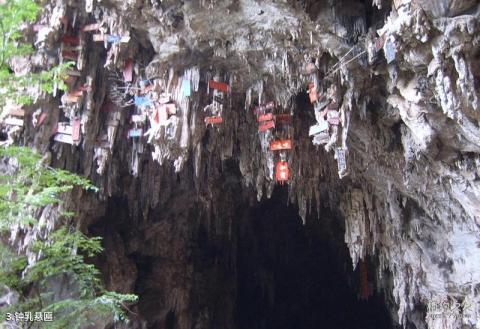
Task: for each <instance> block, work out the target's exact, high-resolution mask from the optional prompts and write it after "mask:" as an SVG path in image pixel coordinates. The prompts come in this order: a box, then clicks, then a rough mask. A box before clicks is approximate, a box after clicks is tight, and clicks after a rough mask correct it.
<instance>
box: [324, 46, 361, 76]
mask: <svg viewBox="0 0 480 329" xmlns="http://www.w3.org/2000/svg"><path fill="white" fill-rule="evenodd" d="M354 48H355V47H354ZM354 48H352V49H350V51H352V50H353V49H354ZM350 51H349V52H350ZM366 53H367V51H366V50H364V51H362V52H360V53H359V54H357V55H356V56H354V57H353V58H351V59H350V60H348V61H347V62H345V63H341V62H340V61H339V62H338V63H337V64H336V65H334V66H332V68H331V69H330V71H329V72H328V73H327V74H326V75H325V77H329V76H331V75H332V74H334V73H336V72H337V71H338V70H340V69H341V68H342V67H344V66H346V65H348V64H350V63H351V62H353V61H354V60H356V59H357V58H359V57H360V56H362V55H364V54H366ZM343 58H345V56H343V57H342V59H343ZM342 59H341V60H342ZM339 64H340V66H339V67H338V68H335V67H336V66H337V65H339ZM334 68H335V69H334Z"/></svg>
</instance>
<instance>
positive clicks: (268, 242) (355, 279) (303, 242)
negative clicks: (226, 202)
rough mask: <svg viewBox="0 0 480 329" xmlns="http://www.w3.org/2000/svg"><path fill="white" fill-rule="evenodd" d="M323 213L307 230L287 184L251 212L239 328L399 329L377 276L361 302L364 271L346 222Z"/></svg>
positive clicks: (242, 251) (242, 247) (241, 267)
mask: <svg viewBox="0 0 480 329" xmlns="http://www.w3.org/2000/svg"><path fill="white" fill-rule="evenodd" d="M320 212H321V213H320V216H317V214H313V215H312V216H310V217H309V218H308V219H307V222H306V225H305V226H304V225H302V220H301V218H300V217H299V215H298V208H296V207H295V206H292V205H287V188H286V187H280V188H277V189H276V190H275V192H274V194H273V195H272V198H271V199H268V200H265V201H263V202H261V203H259V204H258V206H256V207H254V208H252V209H250V211H249V216H248V218H247V219H246V223H245V225H244V226H242V227H241V228H240V230H239V233H238V239H239V243H238V249H237V257H238V258H237V262H238V263H237V266H238V275H237V278H238V279H237V291H238V294H237V300H236V302H237V303H236V305H237V310H236V311H237V313H236V315H237V320H238V324H239V328H245V329H246V328H254V329H257V328H258V329H283V328H285V329H287V328H299V329H310V328H312V329H313V328H319V327H331V328H337V329H349V328H352V329H353V328H364V329H365V328H372V329H374V328H382V329H386V328H393V325H392V321H391V318H390V314H389V313H388V310H387V307H386V306H385V304H384V298H383V296H382V295H381V294H380V293H378V292H376V291H375V289H373V288H372V287H373V282H372V280H371V279H369V280H370V281H369V283H368V285H369V288H368V289H369V290H370V292H369V296H368V298H366V297H367V296H365V298H362V289H365V288H362V287H361V280H362V275H361V269H360V268H359V266H357V269H356V270H355V271H353V269H352V265H351V259H350V257H349V255H348V250H347V248H346V246H345V244H344V243H343V232H342V228H341V225H340V219H339V218H337V217H336V216H335V215H334V214H333V213H331V212H330V211H328V210H327V209H326V208H322V209H321V211H320ZM369 269H372V270H373V268H371V267H369Z"/></svg>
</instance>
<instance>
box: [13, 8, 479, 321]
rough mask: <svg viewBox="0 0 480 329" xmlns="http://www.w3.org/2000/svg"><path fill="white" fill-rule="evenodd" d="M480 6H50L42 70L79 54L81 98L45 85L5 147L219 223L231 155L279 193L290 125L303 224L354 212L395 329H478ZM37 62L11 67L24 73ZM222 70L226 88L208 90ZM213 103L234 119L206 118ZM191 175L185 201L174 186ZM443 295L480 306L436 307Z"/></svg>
mask: <svg viewBox="0 0 480 329" xmlns="http://www.w3.org/2000/svg"><path fill="white" fill-rule="evenodd" d="M479 13H480V12H479V7H478V4H477V3H476V2H475V1H460V0H458V1H446V0H438V1H437V0H435V1H420V0H412V1H408V0H403V1H393V2H392V3H390V2H388V1H382V0H378V1H374V3H373V4H372V6H370V4H365V3H364V2H356V1H351V0H344V1H339V2H333V1H328V2H327V1H325V2H319V1H303V2H293V1H265V2H257V1H253V0H232V1H215V0H201V1H185V2H177V1H153V0H152V1H133V0H132V1H106V0H103V1H98V2H97V1H94V0H87V1H86V2H83V1H80V2H78V1H70V2H69V1H51V2H49V3H48V4H47V6H46V10H45V12H44V14H43V16H42V18H41V20H40V21H39V24H40V25H41V28H40V29H39V30H38V31H37V32H35V33H32V35H31V38H32V42H35V45H36V46H37V48H38V52H37V53H36V55H35V56H33V57H32V58H31V61H30V64H29V65H32V66H35V65H46V63H55V62H56V61H58V60H59V58H58V55H57V53H55V52H53V50H55V49H58V48H59V47H60V46H62V47H64V48H62V49H63V50H64V51H63V52H62V51H61V54H62V56H61V57H63V58H64V59H63V60H67V59H68V58H69V57H72V54H71V52H73V58H72V59H74V60H75V62H76V64H75V69H74V70H75V72H74V73H72V74H71V78H70V79H69V81H68V83H69V88H70V91H69V92H68V93H65V94H63V93H61V92H58V93H57V94H56V95H55V96H54V97H50V96H46V95H39V96H38V99H37V103H35V104H34V105H33V106H31V107H29V108H28V109H27V112H26V115H25V121H24V127H23V128H22V129H18V128H12V127H11V126H5V128H4V129H6V131H7V132H8V136H9V141H10V142H13V141H16V142H21V143H27V144H30V145H34V147H36V148H37V149H38V150H39V151H40V152H47V151H48V152H51V155H52V165H55V166H60V167H65V168H68V169H71V170H75V171H78V172H80V173H82V174H84V175H86V176H89V177H91V178H92V179H93V180H94V182H95V183H96V184H97V185H98V186H99V187H100V189H101V193H100V198H101V199H102V200H103V201H99V202H100V203H102V202H104V201H105V200H109V199H111V198H119V199H121V200H124V201H125V202H127V204H128V207H127V208H128V212H129V213H128V217H129V218H130V220H131V223H138V222H141V221H146V220H151V218H150V215H149V214H151V213H152V211H153V210H154V209H157V210H158V209H165V210H167V209H169V208H170V207H172V208H173V209H175V211H180V210H179V209H181V207H177V206H171V205H172V204H173V203H176V202H181V201H180V200H184V201H183V202H187V203H188V202H190V203H192V200H195V202H198V203H199V205H198V207H199V209H202V211H204V217H202V218H203V219H202V220H208V221H209V223H211V227H213V228H214V230H219V231H222V232H224V233H225V232H228V225H227V227H224V226H223V225H222V224H221V223H220V222H219V218H223V217H224V216H223V212H222V211H223V210H222V209H223V206H224V205H223V204H222V203H221V200H222V198H221V195H222V190H221V188H219V186H223V185H222V184H221V183H219V182H220V181H219V180H220V179H227V178H225V177H224V176H222V172H223V170H224V166H226V163H229V165H232V163H233V164H234V166H235V167H237V168H238V171H239V175H240V177H241V182H240V185H241V188H238V190H237V192H236V193H239V194H241V195H242V196H241V198H240V199H241V200H248V202H251V203H253V202H254V198H252V196H255V197H256V199H257V200H261V199H262V198H268V197H269V196H270V195H271V193H272V191H273V188H274V186H275V184H276V181H275V173H274V170H275V164H276V162H277V161H278V160H279V157H278V154H276V153H274V152H271V151H269V145H270V142H271V141H272V140H274V139H275V138H279V136H281V135H282V134H288V135H289V136H290V138H291V139H292V140H293V143H294V144H293V145H294V146H293V149H292V150H291V151H290V152H287V153H285V159H286V161H287V162H288V163H289V166H290V171H291V178H290V180H289V182H288V190H289V201H290V202H291V203H294V204H296V205H298V208H299V212H300V215H301V217H302V218H303V219H304V221H306V220H307V218H308V217H309V214H311V213H316V214H318V213H319V211H318V210H319V209H321V208H322V207H323V206H328V207H329V208H330V210H331V211H332V212H333V213H335V214H337V215H338V216H339V217H340V218H343V219H344V229H345V243H346V244H347V246H348V248H349V251H350V256H351V259H352V263H353V266H354V267H355V266H356V264H357V263H358V262H359V260H361V259H365V258H366V257H367V256H370V257H372V258H374V259H376V262H377V265H378V268H377V282H378V285H379V289H384V290H386V291H388V293H389V297H388V301H387V302H388V303H389V306H390V307H391V310H392V312H393V313H395V314H396V320H397V321H398V323H400V324H403V325H406V324H412V325H414V326H415V327H416V328H429V329H439V328H460V327H462V325H465V326H467V328H475V327H478V323H479V320H478V319H479V318H478V316H479V315H478V314H477V312H478V311H479V302H480V296H479V293H480V292H479V282H480V277H479V275H480V274H479V273H478V271H477V269H478V267H479V264H480V256H479V255H480V254H479V252H478V245H479V241H480V236H479V225H480V206H479V205H480V202H479V197H480V184H479V169H478V167H479V164H480V157H479V151H480V149H479V148H480V129H479V119H480V116H479V112H478V111H479V99H478V97H479V94H478V83H479V80H478V79H479V74H480V71H479V70H478V67H479V64H480V57H479V46H478V44H479V39H478V38H479V37H478V35H479V34H478V32H479V28H480V26H479V20H478V18H479ZM62 17H64V18H67V19H66V20H65V19H63V20H62V19H61V18H62ZM62 22H63V23H62ZM94 23H98V24H99V25H98V26H95V27H93V28H92V29H91V30H89V31H82V30H85V26H87V25H88V24H94ZM87 30H88V29H87ZM65 31H66V32H65ZM66 34H67V35H73V36H74V37H78V42H76V43H74V45H72V44H71V43H70V44H69V42H68V41H66V40H65V38H64V37H63V36H65V35H66ZM62 40H63V41H62ZM96 40H97V41H96ZM98 40H99V41H98ZM65 47H66V48H65ZM72 47H73V49H72ZM65 49H66V50H65ZM69 55H70V56H69ZM25 65H26V64H25V63H24V62H21V61H18V62H16V63H12V66H13V67H14V68H15V70H16V71H17V72H21V71H22V70H24V69H25ZM129 65H130V67H131V72H130V73H129V69H128V67H129ZM29 69H31V68H29ZM129 75H131V76H132V77H131V78H128V76H129ZM211 80H215V81H217V82H222V83H225V84H228V91H227V92H226V93H218V92H217V91H214V90H212V88H211V87H209V86H211V85H210V83H209V81H211ZM309 84H313V85H314V86H315V90H313V89H312V88H311V87H309ZM307 92H309V93H307ZM312 95H315V97H317V98H318V100H315V101H314V104H313V105H312V104H310V102H309V96H310V100H312V98H311V96H312ZM269 101H274V102H275V110H274V114H276V115H279V114H282V115H285V114H286V115H291V116H292V123H291V124H290V125H288V129H286V130H282V128H280V126H278V127H277V128H276V129H274V130H267V131H266V132H261V133H260V132H258V126H259V123H258V122H257V119H258V117H257V116H256V115H255V114H254V109H255V108H258V106H259V105H261V104H266V103H268V102H269ZM322 101H326V103H325V104H329V105H327V107H326V108H327V109H328V111H327V112H330V113H336V115H337V117H338V123H336V124H332V123H330V122H329V123H328V129H327V132H326V135H325V138H326V139H325V141H324V142H319V139H316V138H317V135H315V136H313V140H312V136H309V130H310V127H311V126H315V125H316V124H322V122H324V121H325V120H324V119H323V118H322V115H324V114H323V112H321V111H323V110H324V108H325V106H326V105H325V104H324V105H322V104H321V103H322ZM165 104H169V105H168V106H167V105H165ZM43 113H45V115H44V116H45V118H44V121H42V122H41V123H39V119H40V118H41V116H42V114H43ZM218 113H220V115H221V117H222V120H223V122H222V123H221V124H215V125H206V124H205V121H204V120H205V117H207V116H212V115H218ZM327 117H328V114H327ZM322 120H323V121H322ZM59 122H61V123H62V122H63V123H66V124H67V125H71V126H72V127H74V126H75V125H76V127H78V126H79V127H80V132H79V133H78V134H79V135H80V137H79V136H73V135H74V134H73V133H71V139H68V137H62V138H67V139H68V142H67V143H65V142H63V143H62V142H59V141H58V138H57V137H56V136H57V135H58V134H60V133H59V130H58V128H57V129H55V127H58V123H59ZM331 122H334V121H331ZM72 129H73V128H72ZM135 129H142V132H141V133H140V134H141V135H142V137H136V136H137V135H135V134H136V132H135V131H134V130H135ZM52 131H55V134H52ZM323 132H324V133H325V131H323ZM67 136H68V134H67ZM64 141H65V140H64ZM69 144H72V145H69ZM324 144H326V146H325V147H324ZM343 156H345V167H343V164H342V163H343V161H342V157H343ZM176 175H177V176H176ZM175 177H177V178H175ZM340 177H341V178H340ZM179 180H180V181H179ZM182 180H187V181H188V182H189V183H188V184H187V185H186V186H187V187H185V189H184V192H185V193H186V194H185V195H187V196H188V198H187V197H184V196H181V195H179V194H178V190H177V187H176V185H178V184H180V185H181V184H183V183H182ZM227 180H228V179H227ZM174 191H177V192H174ZM176 198H178V200H177V199H176ZM189 200H190V201H189ZM228 202H230V203H231V204H234V203H235V202H236V201H234V200H230V201H228ZM242 202H246V201H242ZM231 204H230V205H229V206H231ZM99 207H100V208H102V207H106V204H105V203H103V205H102V206H99ZM103 209H105V208H103ZM314 209H316V211H313V210H314ZM78 210H79V212H80V213H82V209H81V207H80V208H79V209H78ZM153 213H155V211H153ZM172 216H174V217H179V218H180V217H181V218H183V219H185V218H188V217H189V216H188V215H185V214H183V215H178V214H174V215H172ZM83 217H84V222H83V223H84V226H85V228H86V230H88V227H91V226H92V225H97V224H96V220H98V218H99V216H96V219H95V218H94V219H92V218H91V217H88V216H86V215H85V214H84V216H83ZM94 217H95V216H94ZM149 218H150V219H149ZM197 220H198V219H197ZM178 225H180V224H178ZM153 226H155V225H153ZM182 227H183V229H181V230H180V231H181V232H183V233H185V232H188V229H187V228H186V227H188V225H187V224H185V225H184V226H182ZM225 230H226V231H225ZM153 231H155V230H153ZM166 232H170V231H168V230H167V231H166ZM172 234H173V233H172ZM227 236H230V235H229V234H227ZM169 238H171V236H169V235H168V234H167V235H166V236H165V239H169ZM109 239H111V240H108V241H115V239H116V238H115V236H112V237H110V238H109ZM187 240H188V239H186V240H185V241H187ZM147 241H148V237H147ZM108 243H110V242H108ZM112 243H114V242H112ZM136 243H142V242H136ZM132 248H134V247H132ZM179 248H180V249H181V247H179ZM118 252H119V253H122V251H121V250H119V251H118ZM180 263H181V262H180ZM177 265H178V264H177ZM111 266H114V265H113V264H112V265H111ZM170 274H171V275H172V276H174V275H175V274H172V273H170ZM166 275H167V274H166ZM119 280H121V279H116V278H111V284H112V286H115V285H116V283H115V281H119ZM182 289H183V290H179V291H178V295H177V297H176V298H177V299H176V300H175V301H169V302H168V303H174V304H175V303H176V304H175V305H177V306H176V307H178V308H180V309H182V307H183V308H185V307H186V306H185V305H187V304H188V301H186V300H187V299H188V298H190V297H188V296H189V295H188V289H186V288H182ZM438 298H440V299H442V298H449V302H448V303H454V302H458V303H460V304H462V303H463V304H464V305H466V304H468V305H472V307H469V308H463V309H459V310H457V311H458V312H459V313H462V314H463V315H461V316H460V315H459V316H455V317H450V318H448V317H446V316H434V315H435V314H436V313H435V310H432V309H431V308H430V309H429V308H428V307H429V306H430V307H431V305H432V301H435V300H436V299H438ZM165 303H166V302H165ZM203 312H204V314H203V313H202V314H203V315H202V316H203V317H208V311H207V310H204V311H203ZM457 315H458V314H457ZM165 316H166V315H165ZM181 327H182V328H183V327H185V328H187V327H189V326H188V324H187V323H185V324H182V325H181ZM198 328H202V326H201V325H199V327H198Z"/></svg>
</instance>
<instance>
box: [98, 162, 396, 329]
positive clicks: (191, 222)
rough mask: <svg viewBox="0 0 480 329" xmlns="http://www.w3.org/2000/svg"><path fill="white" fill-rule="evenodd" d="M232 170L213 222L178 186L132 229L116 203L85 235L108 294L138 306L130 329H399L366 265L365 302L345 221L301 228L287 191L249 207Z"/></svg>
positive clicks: (124, 207)
mask: <svg viewBox="0 0 480 329" xmlns="http://www.w3.org/2000/svg"><path fill="white" fill-rule="evenodd" d="M230 169H231V168H229V167H228V166H227V167H225V172H224V174H225V176H226V177H227V178H225V177H223V178H222V179H220V180H219V182H221V184H222V185H221V186H219V188H220V189H219V190H220V191H221V193H220V194H219V195H216V196H215V197H214V198H213V200H215V202H216V203H217V204H219V205H221V206H222V209H221V212H220V213H218V214H217V215H216V216H211V214H210V213H208V212H207V211H206V210H205V208H204V206H203V205H202V204H201V203H199V202H195V201H192V200H195V192H194V191H193V190H192V189H191V188H189V185H188V184H189V183H188V182H189V181H190V180H188V179H183V178H182V179H181V180H180V183H179V184H176V185H175V184H172V185H171V186H175V189H173V190H172V192H171V193H168V194H165V195H166V196H167V197H168V199H167V200H168V201H166V203H165V206H159V207H158V208H156V209H152V211H151V212H150V214H149V215H148V216H147V217H145V218H141V217H139V219H138V220H137V221H134V220H133V219H132V217H131V215H130V211H129V203H128V202H127V201H126V200H124V199H121V198H115V197H114V198H110V200H109V205H108V207H107V208H108V210H107V214H108V215H107V216H106V217H105V218H103V219H102V220H100V221H98V222H97V223H96V225H94V226H91V227H90V232H91V233H92V234H93V235H100V236H103V237H104V247H105V252H104V254H103V256H102V257H100V258H99V259H98V264H99V266H101V267H102V272H103V273H104V277H105V280H106V282H107V285H108V287H109V288H110V289H114V290H119V291H125V292H134V293H135V294H137V295H138V296H139V298H140V300H139V303H138V304H137V305H135V306H134V307H132V310H133V311H134V312H135V314H136V315H135V316H134V323H137V326H134V327H132V328H148V329H224V328H232V329H292V328H295V329H318V328H324V327H325V328H335V329H377V328H378V329H380V328H381V329H388V328H394V327H395V326H394V325H393V322H392V320H391V318H390V312H389V311H388V310H387V308H386V306H385V303H384V297H383V295H381V294H380V293H378V292H376V290H375V289H374V288H373V287H374V286H375V282H374V280H373V275H370V273H372V274H373V273H374V272H375V270H374V268H375V265H374V264H373V263H374V261H373V260H372V261H370V262H369V264H367V265H366V268H367V269H368V270H367V272H368V282H367V284H366V286H367V287H368V290H369V292H370V294H369V297H368V299H362V298H361V294H362V292H363V290H362V286H363V287H364V286H365V284H361V282H362V276H361V275H360V272H361V271H360V270H359V267H357V269H356V270H355V271H353V270H352V265H351V259H350V256H349V253H348V250H347V248H346V245H345V243H344V231H343V228H342V226H343V219H342V218H341V217H340V216H339V215H338V214H336V213H332V211H331V210H329V207H330V206H329V205H328V204H327V203H325V204H324V205H321V208H320V211H319V212H320V216H317V214H316V213H314V214H312V215H310V217H308V218H307V222H306V225H305V226H304V225H303V224H302V220H301V219H300V217H299V215H298V208H297V207H296V206H294V205H288V204H287V196H288V186H283V187H280V186H278V187H277V188H276V189H275V191H274V193H273V195H272V197H271V198H270V199H266V198H264V199H263V200H262V201H261V202H257V201H250V202H247V199H246V198H243V197H239V196H241V195H244V196H245V194H242V186H241V184H240V181H239V180H236V179H235V177H237V175H235V174H234V175H232V171H231V170H230ZM176 177H177V176H176V175H172V180H176ZM183 184H184V185H183ZM182 186H185V187H186V188H185V189H183V188H182ZM187 187H188V188H187ZM249 195H250V194H249ZM175 205H178V207H177V206H175ZM186 205H188V207H186ZM363 283H365V282H363Z"/></svg>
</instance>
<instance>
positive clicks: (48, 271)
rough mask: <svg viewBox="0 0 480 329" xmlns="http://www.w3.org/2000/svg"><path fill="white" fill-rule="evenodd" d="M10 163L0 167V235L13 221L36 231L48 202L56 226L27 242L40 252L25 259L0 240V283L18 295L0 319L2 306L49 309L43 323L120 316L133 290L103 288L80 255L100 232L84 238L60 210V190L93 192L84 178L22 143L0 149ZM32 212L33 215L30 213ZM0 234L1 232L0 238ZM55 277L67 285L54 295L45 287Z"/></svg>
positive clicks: (94, 250) (90, 251)
mask: <svg viewBox="0 0 480 329" xmlns="http://www.w3.org/2000/svg"><path fill="white" fill-rule="evenodd" d="M0 157H3V158H8V159H10V160H9V163H10V164H11V165H13V168H12V169H11V170H10V172H8V173H0V241H7V239H5V234H6V233H9V231H10V229H11V228H12V227H13V226H18V225H19V224H21V225H24V227H25V228H26V229H27V230H34V231H35V230H36V231H41V230H42V227H41V226H40V223H39V222H38V220H37V217H38V214H39V213H40V210H42V209H44V207H47V206H54V207H56V209H57V210H58V212H59V223H57V224H58V225H57V228H56V229H54V230H53V231H51V232H50V233H49V234H48V235H47V236H45V237H44V238H39V239H38V240H36V241H34V242H32V243H31V245H30V246H29V248H28V250H29V252H31V253H35V254H37V255H41V256H40V257H39V259H38V260H37V261H36V262H34V263H33V264H28V262H27V259H26V257H25V255H23V254H22V253H18V252H17V251H16V250H15V248H14V245H10V244H7V243H5V242H3V243H0V289H1V287H2V286H3V287H5V286H6V287H8V288H9V289H10V290H13V291H16V292H17V293H18V295H19V296H20V301H19V303H17V304H15V305H13V306H12V307H11V308H6V309H0V323H1V321H2V320H3V319H2V317H5V315H6V313H7V312H32V313H34V312H39V311H50V312H53V313H54V316H55V321H54V322H49V323H48V328H80V327H81V326H82V325H84V324H88V323H90V322H91V321H101V320H104V321H106V320H109V319H110V320H112V321H126V320H127V317H126V310H127V305H128V304H130V303H134V302H136V300H137V296H135V295H129V294H125V295H124V294H118V293H115V292H109V291H105V289H104V288H103V285H102V282H101V280H100V272H99V271H98V269H97V268H96V267H95V266H94V265H92V264H88V263H87V262H86V260H87V259H88V258H92V257H94V256H95V255H97V254H98V253H100V252H101V251H102V247H101V238H98V237H94V238H90V237H87V236H86V235H84V234H83V233H81V232H79V231H78V230H76V229H75V228H74V223H72V219H71V217H72V215H73V214H72V213H67V212H64V211H63V210H61V208H62V207H61V205H62V196H63V195H64V194H65V193H66V192H69V191H71V190H72V189H74V188H83V189H86V190H90V191H94V192H96V191H97V189H96V187H94V186H93V185H92V184H91V183H90V182H89V181H88V180H86V179H84V178H82V177H80V176H78V175H75V174H72V173H69V172H68V171H65V170H57V169H53V168H50V167H47V166H45V165H44V164H42V162H41V157H40V156H39V155H38V154H36V153H34V152H33V151H32V150H30V149H28V148H23V147H9V148H5V149H0ZM35 214H36V215H37V216H35ZM2 237H3V238H2ZM60 278H68V287H69V288H70V289H71V290H72V291H71V293H70V295H69V297H68V298H63V299H61V298H60V299H59V298H58V297H55V296H53V294H52V293H51V292H50V291H51V290H52V286H54V285H55V282H57V281H58V280H59V279H60Z"/></svg>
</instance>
